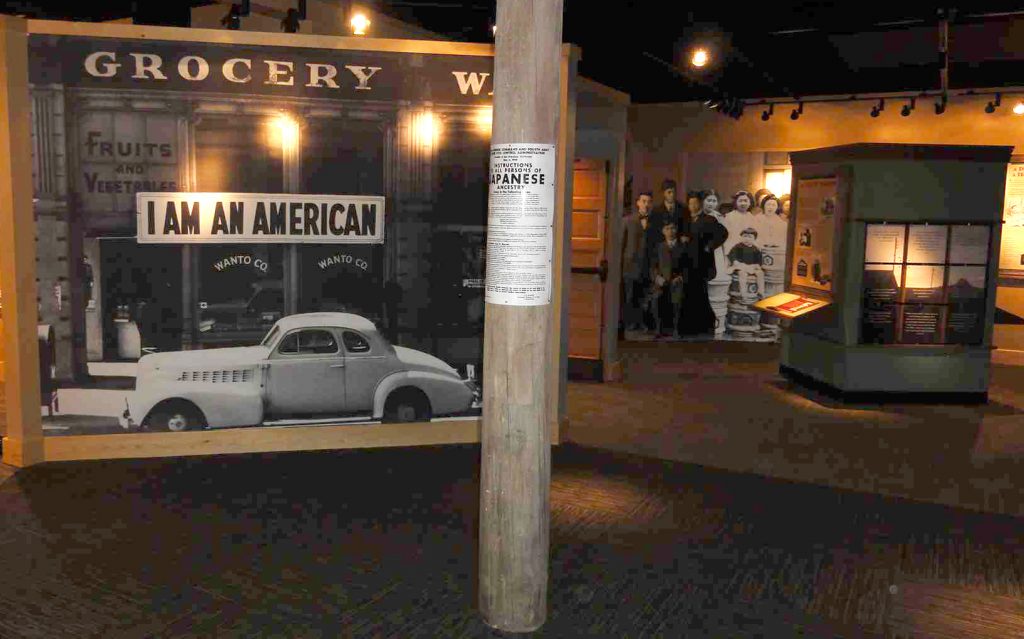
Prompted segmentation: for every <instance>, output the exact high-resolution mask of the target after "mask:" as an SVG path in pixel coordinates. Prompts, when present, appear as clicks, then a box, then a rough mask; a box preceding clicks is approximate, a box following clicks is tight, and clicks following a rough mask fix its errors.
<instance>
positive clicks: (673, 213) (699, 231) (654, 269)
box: [622, 154, 789, 342]
mask: <svg viewBox="0 0 1024 639" xmlns="http://www.w3.org/2000/svg"><path fill="white" fill-rule="evenodd" d="M705 155H710V154H705ZM721 173H723V174H728V172H727V171H721ZM775 173H776V171H771V172H767V171H766V173H765V178H766V179H765V181H766V182H768V179H767V178H768V176H769V175H771V176H772V177H773V178H774V174H775ZM785 176H786V178H787V179H786V180H777V179H773V180H772V182H774V183H773V184H772V187H773V189H769V188H767V187H765V188H761V189H758V190H756V191H748V190H738V191H735V192H732V193H728V194H726V193H723V192H719V191H717V190H715V189H713V188H703V189H698V190H690V191H687V192H681V191H679V189H678V186H677V184H676V182H675V181H674V180H671V179H666V180H665V181H664V182H662V184H661V185H660V188H659V189H658V190H656V191H642V190H641V191H639V192H634V193H633V195H632V197H633V198H634V202H633V203H632V208H631V210H629V211H627V215H626V217H625V219H624V224H623V226H624V234H623V287H624V291H623V293H624V294H623V298H622V299H623V305H624V308H623V324H624V329H625V337H626V339H628V340H636V341H649V340H667V341H677V340H730V341H753V342H775V341H778V340H779V339H780V337H781V327H780V326H779V321H778V319H777V318H774V317H770V316H769V315H768V314H765V313H762V312H761V311H759V310H757V309H756V308H754V307H753V305H754V304H755V303H757V302H759V301H760V300H762V299H764V298H766V297H771V296H772V295H776V294H778V293H781V292H783V287H784V284H785V274H786V249H787V243H788V242H787V239H788V232H789V182H788V176H789V172H788V171H786V172H785ZM776 191H777V192H778V193H776Z"/></svg>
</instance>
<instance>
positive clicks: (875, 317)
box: [757, 144, 1012, 402]
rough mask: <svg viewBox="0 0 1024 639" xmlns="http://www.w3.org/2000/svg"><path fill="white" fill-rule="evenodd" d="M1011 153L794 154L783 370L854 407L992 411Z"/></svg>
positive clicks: (838, 150) (881, 150) (775, 303)
mask: <svg viewBox="0 0 1024 639" xmlns="http://www.w3.org/2000/svg"><path fill="white" fill-rule="evenodd" d="M1011 151H1012V149H1011V148H1010V147H1001V146H945V145H905V144H852V145H845V146H837V147H831V148H823V149H814V150H807V151H800V152H795V153H793V154H792V163H793V207H792V210H793V215H792V218H791V220H790V226H789V240H790V241H789V255H788V256H787V257H788V259H787V264H788V269H787V274H786V293H783V294H780V295H777V296H773V297H770V298H767V299H765V300H762V301H761V302H760V303H759V304H758V305H757V306H758V307H759V308H761V309H763V310H765V311H768V312H771V313H774V314H776V315H778V316H780V317H783V318H785V319H786V320H787V321H788V324H789V326H788V330H787V331H786V332H785V334H784V336H783V343H782V352H781V361H780V371H781V372H782V373H783V374H784V375H786V376H787V377H789V378H791V379H794V380H797V381H799V382H802V383H805V384H808V385H811V386H814V387H817V388H818V389H820V390H823V391H826V392H827V393H828V394H831V395H834V396H838V397H840V398H842V399H844V400H847V401H857V400H864V399H871V400H885V399H900V400H906V399H923V400H926V401H958V402H970V401H978V402H983V401H986V399H987V392H988V382H989V369H990V355H991V353H990V351H991V348H992V322H993V314H994V308H995V287H996V281H997V275H998V273H997V268H998V263H997V262H998V260H995V259H993V256H994V255H997V254H998V247H999V240H1000V230H1001V228H1000V227H1001V219H1002V200H1003V193H1004V186H1005V180H1006V167H1007V163H1008V162H1009V161H1010V155H1011Z"/></svg>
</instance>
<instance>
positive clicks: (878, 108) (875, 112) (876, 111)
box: [871, 98, 885, 118]
mask: <svg viewBox="0 0 1024 639" xmlns="http://www.w3.org/2000/svg"><path fill="white" fill-rule="evenodd" d="M882 111H885V98H879V100H878V104H876V105H875V106H873V107H871V117H873V118H877V117H878V116H879V115H880V114H881V113H882Z"/></svg>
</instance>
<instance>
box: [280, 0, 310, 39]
mask: <svg viewBox="0 0 1024 639" xmlns="http://www.w3.org/2000/svg"><path fill="white" fill-rule="evenodd" d="M298 4H299V6H298V8H295V7H292V8H291V9H288V11H287V12H285V15H284V19H283V20H281V31H284V32H285V33H298V32H299V28H301V26H302V21H303V20H305V19H306V0H299V2H298Z"/></svg>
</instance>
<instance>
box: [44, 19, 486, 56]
mask: <svg viewBox="0 0 1024 639" xmlns="http://www.w3.org/2000/svg"><path fill="white" fill-rule="evenodd" d="M28 30H29V33H46V34H51V35H68V36H84V37H92V38H136V39H142V40H170V41H172V42H203V43H211V44H237V45H254V46H284V47H297V48H302V49H328V50H331V49H333V50H339V51H390V52H394V53H436V54H441V55H470V56H482V57H486V56H490V55H493V53H494V47H493V46H491V45H489V44H481V43H475V42H446V41H441V40H437V41H433V40H398V39H392V38H363V37H358V36H342V37H339V36H333V35H331V36H327V35H306V34H299V33H266V32H260V31H229V30H227V29H184V28H181V27H156V26H150V25H132V24H111V23H99V22H64V21H61V20H29V21H28Z"/></svg>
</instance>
